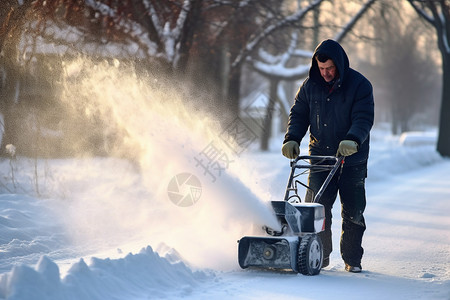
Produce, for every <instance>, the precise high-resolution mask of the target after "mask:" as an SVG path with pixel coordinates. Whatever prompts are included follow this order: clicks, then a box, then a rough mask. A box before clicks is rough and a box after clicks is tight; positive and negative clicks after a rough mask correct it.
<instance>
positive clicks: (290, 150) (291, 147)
mask: <svg viewBox="0 0 450 300" xmlns="http://www.w3.org/2000/svg"><path fill="white" fill-rule="evenodd" d="M281 153H283V155H284V156H286V157H287V158H289V159H295V158H297V156H299V155H300V148H299V145H298V143H297V142H296V141H287V142H286V143H284V144H283V147H281Z"/></svg>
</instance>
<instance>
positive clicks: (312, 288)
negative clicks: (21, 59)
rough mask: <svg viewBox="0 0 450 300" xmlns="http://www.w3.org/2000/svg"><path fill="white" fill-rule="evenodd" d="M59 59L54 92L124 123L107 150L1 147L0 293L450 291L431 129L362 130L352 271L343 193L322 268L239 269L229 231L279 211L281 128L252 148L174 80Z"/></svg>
mask: <svg viewBox="0 0 450 300" xmlns="http://www.w3.org/2000/svg"><path fill="white" fill-rule="evenodd" d="M67 68H68V69H67V72H66V73H67V76H68V78H67V80H66V81H64V82H67V86H64V87H63V90H64V93H62V95H61V101H65V102H66V103H68V104H71V105H76V106H77V107H78V108H79V106H80V105H84V107H83V108H84V111H86V113H91V112H95V113H96V115H95V117H96V120H101V121H103V122H104V123H106V124H111V126H110V127H108V128H110V129H111V130H117V129H119V130H117V131H113V133H114V134H115V135H116V137H119V136H118V134H119V132H126V136H124V137H123V139H122V140H120V139H118V142H121V143H119V144H117V145H115V146H116V147H117V149H119V150H120V152H119V155H118V156H117V158H90V157H79V158H72V159H55V160H33V159H30V158H24V157H18V158H17V159H15V160H9V159H3V160H2V161H0V173H1V177H0V192H1V193H0V272H1V274H0V299H21V300H24V299H30V300H43V299H52V300H65V299H71V300H72V299H77V300H78V299H80V300H81V299H83V300H85V299H95V300H97V299H98V300H105V299H108V300H110V299H121V300H123V299H126V300H133V299H158V298H164V299H179V298H184V299H272V298H275V297H276V298H280V297H282V298H283V299H361V298H363V299H450V263H449V262H450V247H449V245H450V217H449V215H450V201H449V199H450V185H449V183H450V173H449V172H448V170H450V160H448V159H443V158H441V157H440V156H439V155H438V154H437V153H436V151H435V143H436V134H435V133H433V132H431V133H429V132H426V133H423V132H422V133H419V132H416V133H411V134H409V135H407V136H403V137H398V136H392V135H390V134H389V133H388V130H386V129H384V128H383V127H382V126H381V125H378V126H376V127H375V128H374V129H373V131H372V143H371V147H372V148H371V149H372V151H371V157H370V162H369V178H368V180H367V195H368V205H367V211H366V214H365V216H366V222H367V226H368V228H367V231H366V234H365V238H364V242H363V246H364V248H365V255H364V258H363V262H362V266H363V272H362V273H361V274H351V273H347V272H345V271H344V270H343V262H342V260H341V259H340V257H339V251H338V244H339V243H338V242H339V233H340V228H339V227H340V226H339V224H340V212H339V208H340V205H339V204H338V203H336V205H335V208H334V209H335V211H334V219H333V221H334V223H333V233H334V235H333V238H334V245H335V251H334V252H333V253H332V256H331V262H330V266H328V267H327V268H324V269H323V270H322V271H321V272H320V274H319V275H318V276H303V275H296V274H292V273H286V272H285V273H282V272H271V271H261V270H241V269H240V268H239V266H238V262H237V247H238V244H237V240H238V239H240V238H241V237H243V236H245V235H255V234H257V235H261V234H263V232H262V230H261V227H262V226H263V225H268V226H270V227H272V228H275V227H276V226H278V223H277V220H276V218H275V216H274V215H273V213H272V211H271V209H269V208H268V203H269V201H271V200H281V199H282V198H283V196H284V189H285V186H286V180H287V177H288V174H289V161H288V160H287V159H285V158H284V157H283V156H282V155H281V154H280V145H281V141H282V137H281V136H279V137H278V138H274V139H273V140H272V142H271V150H270V151H268V152H259V151H257V150H254V148H255V146H256V145H255V144H256V141H257V139H256V137H257V134H255V135H254V136H251V135H246V136H245V138H243V137H242V136H240V133H241V132H242V129H245V128H246V127H245V126H243V125H245V124H243V123H242V122H243V120H241V119H236V120H234V121H231V123H230V126H228V127H227V128H225V129H218V128H217V126H216V125H215V124H216V123H215V122H214V120H211V116H208V115H204V114H202V113H201V112H200V111H199V109H198V108H195V107H193V108H192V107H191V108H186V107H185V105H184V104H185V103H186V101H185V100H186V99H185V96H184V95H183V94H182V88H181V87H180V90H178V89H173V85H172V84H169V86H168V87H167V88H164V84H162V83H161V82H156V87H155V82H152V83H150V84H148V83H145V82H144V81H141V80H140V79H138V78H137V77H136V75H135V74H134V73H133V72H125V71H124V70H123V69H119V68H118V67H117V65H114V66H110V65H108V64H103V65H101V64H100V65H98V64H89V62H85V61H78V62H75V63H74V64H69V65H68V67H67ZM152 87H153V88H152ZM124 99H126V100H127V101H124ZM77 111H80V110H79V109H78V110H77ZM108 122H111V123H108ZM247 133H252V132H247ZM230 137H234V138H235V141H236V143H232V142H231V140H230ZM249 141H253V142H254V143H252V144H250V143H249ZM73 145H74V147H75V146H76V145H77V140H74V141H73ZM304 147H305V145H302V152H303V153H306V152H305V151H306V150H305V149H304ZM123 155H126V156H127V157H129V158H130V159H120V158H118V157H121V156H123ZM183 182H186V184H182V183H183ZM38 195H39V196H38Z"/></svg>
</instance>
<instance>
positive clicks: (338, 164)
mask: <svg viewBox="0 0 450 300" xmlns="http://www.w3.org/2000/svg"><path fill="white" fill-rule="evenodd" d="M344 161H345V157H344V156H339V157H336V163H335V164H334V166H333V168H332V169H331V170H330V173H328V176H327V178H325V181H324V182H323V184H322V186H321V187H320V189H319V191H318V192H317V195H316V196H315V197H314V203H320V202H319V200H320V198H322V195H323V193H324V192H325V190H326V188H327V186H328V184H329V183H330V181H331V179H333V176H334V175H335V174H336V172H337V170H338V169H339V168H341V166H343V165H344ZM341 170H342V168H341Z"/></svg>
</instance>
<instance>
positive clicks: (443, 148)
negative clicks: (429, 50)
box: [437, 51, 450, 157]
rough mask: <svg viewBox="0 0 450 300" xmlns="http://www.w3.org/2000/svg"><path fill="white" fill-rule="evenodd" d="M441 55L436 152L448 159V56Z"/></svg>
mask: <svg viewBox="0 0 450 300" xmlns="http://www.w3.org/2000/svg"><path fill="white" fill-rule="evenodd" d="M441 53H443V54H442V70H443V74H442V80H443V82H442V104H441V115H440V121H439V136H438V141H437V151H438V152H439V153H440V154H441V155H442V156H447V157H450V54H449V53H444V52H442V51H441Z"/></svg>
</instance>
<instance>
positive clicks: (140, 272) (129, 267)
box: [0, 246, 207, 300]
mask: <svg viewBox="0 0 450 300" xmlns="http://www.w3.org/2000/svg"><path fill="white" fill-rule="evenodd" d="M206 278H207V275H206V273H204V272H200V271H197V272H193V271H191V270H190V269H189V268H187V267H186V266H185V264H183V263H182V262H178V263H174V264H172V263H170V262H169V261H168V260H167V259H165V258H163V257H160V256H159V255H158V254H157V253H155V252H154V251H153V250H152V248H151V247H150V246H148V247H147V248H145V249H142V251H141V252H140V253H138V254H128V255H127V256H125V257H124V258H122V259H98V258H94V259H92V262H91V264H90V265H87V264H86V263H85V262H84V260H83V259H81V260H80V261H79V262H78V263H75V264H74V265H73V266H72V267H71V268H70V270H69V271H68V273H67V274H66V276H65V277H64V278H63V279H61V276H60V272H59V268H58V266H57V265H56V264H55V263H54V262H53V261H51V260H50V259H49V258H48V257H46V256H43V257H42V258H41V259H40V260H39V262H38V264H37V265H36V267H35V268H31V267H28V266H26V265H20V266H16V267H14V268H13V270H12V271H11V272H9V273H6V274H4V275H3V276H2V277H1V279H0V298H1V299H34V300H53V299H54V300H61V299H73V300H77V299H92V300H94V299H98V300H102V299H132V298H134V297H136V295H140V296H143V295H144V296H145V295H146V297H147V298H149V299H150V298H160V297H169V296H170V297H183V296H186V295H189V294H190V293H191V292H192V290H193V289H194V288H195V287H196V286H197V285H198V284H199V283H200V282H201V281H203V280H204V279H206Z"/></svg>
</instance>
